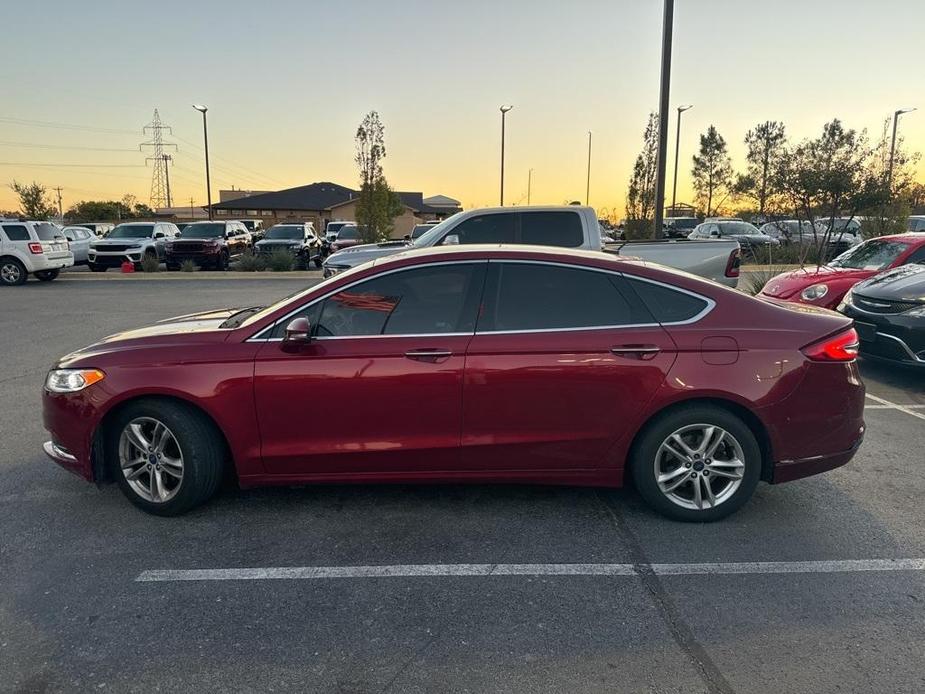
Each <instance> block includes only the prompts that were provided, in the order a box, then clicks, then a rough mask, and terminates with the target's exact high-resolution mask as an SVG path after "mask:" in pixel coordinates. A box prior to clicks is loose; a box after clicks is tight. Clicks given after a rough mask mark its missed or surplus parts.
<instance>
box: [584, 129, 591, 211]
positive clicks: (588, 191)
mask: <svg viewBox="0 0 925 694" xmlns="http://www.w3.org/2000/svg"><path fill="white" fill-rule="evenodd" d="M590 200H591V131H590V130H589V131H588V181H587V183H586V184H585V205H590V204H591V203H590Z"/></svg>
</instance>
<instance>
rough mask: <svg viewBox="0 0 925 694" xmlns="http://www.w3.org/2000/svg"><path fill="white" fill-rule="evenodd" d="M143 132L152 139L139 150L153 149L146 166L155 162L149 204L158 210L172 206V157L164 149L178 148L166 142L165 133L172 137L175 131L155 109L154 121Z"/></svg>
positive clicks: (146, 160)
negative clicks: (170, 171)
mask: <svg viewBox="0 0 925 694" xmlns="http://www.w3.org/2000/svg"><path fill="white" fill-rule="evenodd" d="M142 132H144V133H145V134H148V133H150V134H151V139H150V140H148V141H147V142H142V143H141V144H140V145H138V149H139V150H140V151H142V152H144V151H145V149H144V148H145V147H151V148H152V149H153V151H152V152H151V156H150V157H148V158H146V159H145V164H147V163H148V162H149V161H153V162H154V171H152V172H151V197H150V200H149V202H150V203H151V207H153V208H154V209H155V210H156V209H157V208H158V207H164V206H165V205H166V206H169V205H170V202H169V201H168V198H169V197H170V193H169V191H168V187H169V185H168V183H167V175H168V174H167V162H168V160H169V159H170V157H168V156H167V155H166V154H164V148H165V147H173V148H174V150H176V149H177V146H176V145H175V144H173V143H172V142H164V133H165V132H166V133H168V134H170V135H172V134H173V130H171V128H170V126H169V125H164V124H163V123H162V122H161V116H160V114H159V113H158V112H157V109H154V119H153V120H152V121H151V122H150V123H148V124H147V125H146V126H145V127H144V128H142Z"/></svg>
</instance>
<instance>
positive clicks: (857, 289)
mask: <svg viewBox="0 0 925 694" xmlns="http://www.w3.org/2000/svg"><path fill="white" fill-rule="evenodd" d="M838 310H839V311H841V312H842V313H844V314H845V315H846V316H848V317H849V318H854V324H855V326H856V329H857V331H858V336H859V337H860V345H861V354H862V355H863V356H865V357H873V358H874V359H884V360H888V361H893V362H898V363H901V364H907V365H910V366H919V367H925V265H919V264H913V265H903V266H902V267H898V268H894V269H892V270H889V271H887V272H884V273H883V274H880V275H876V276H875V277H872V278H870V279H869V280H865V281H864V282H861V283H859V284H856V285H855V286H854V288H853V289H852V290H851V291H849V292H848V293H847V294H846V295H845V298H844V300H843V301H842V303H841V305H840V306H839V307H838Z"/></svg>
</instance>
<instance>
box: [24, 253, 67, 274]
mask: <svg viewBox="0 0 925 694" xmlns="http://www.w3.org/2000/svg"><path fill="white" fill-rule="evenodd" d="M29 261H30V262H29V265H30V267H29V272H42V271H43V270H61V269H62V268H66V267H71V266H72V265H73V264H74V254H73V253H68V254H67V255H62V254H56V255H55V256H54V257H49V256H47V255H44V254H39V255H34V256H32V257H31V258H29Z"/></svg>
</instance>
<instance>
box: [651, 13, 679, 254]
mask: <svg viewBox="0 0 925 694" xmlns="http://www.w3.org/2000/svg"><path fill="white" fill-rule="evenodd" d="M673 24H674V0H665V13H664V17H663V18H662V79H661V86H660V87H659V108H658V171H657V172H656V176H655V229H654V232H655V238H657V239H660V238H662V236H664V229H663V228H662V225H663V222H664V219H665V168H666V166H665V154H666V150H667V149H668V100H669V96H670V92H671V89H670V87H671V32H672V28H673Z"/></svg>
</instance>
